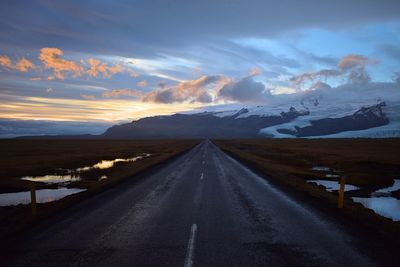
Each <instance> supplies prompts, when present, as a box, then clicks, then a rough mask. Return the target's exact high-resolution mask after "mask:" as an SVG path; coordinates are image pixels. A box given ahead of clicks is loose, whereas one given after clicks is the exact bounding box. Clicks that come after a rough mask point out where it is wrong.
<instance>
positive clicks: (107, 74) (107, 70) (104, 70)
mask: <svg viewBox="0 0 400 267" xmlns="http://www.w3.org/2000/svg"><path fill="white" fill-rule="evenodd" d="M88 63H89V69H88V70H87V71H86V73H87V74H88V75H89V76H91V77H96V78H97V77H98V76H99V74H100V73H101V74H102V76H103V78H111V77H112V76H113V75H114V74H116V73H119V72H122V70H123V69H122V66H120V65H115V66H111V67H108V66H107V64H105V63H102V62H101V61H100V60H98V59H96V58H89V59H88Z"/></svg>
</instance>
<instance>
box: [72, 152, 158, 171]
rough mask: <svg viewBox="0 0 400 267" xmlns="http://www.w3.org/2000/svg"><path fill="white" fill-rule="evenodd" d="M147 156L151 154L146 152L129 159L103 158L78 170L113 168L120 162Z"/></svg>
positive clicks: (133, 160)
mask: <svg viewBox="0 0 400 267" xmlns="http://www.w3.org/2000/svg"><path fill="white" fill-rule="evenodd" d="M146 157H150V154H144V155H140V156H137V157H134V158H128V159H114V160H102V161H100V162H98V163H96V164H94V165H92V166H86V167H82V168H78V169H76V170H77V171H79V172H81V171H90V170H93V169H108V168H112V167H113V166H114V165H115V164H116V163H118V162H135V161H137V160H139V159H142V158H146Z"/></svg>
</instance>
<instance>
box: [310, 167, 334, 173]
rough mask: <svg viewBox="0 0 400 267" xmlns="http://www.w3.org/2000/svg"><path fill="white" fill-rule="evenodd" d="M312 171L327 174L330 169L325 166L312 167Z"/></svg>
mask: <svg viewBox="0 0 400 267" xmlns="http://www.w3.org/2000/svg"><path fill="white" fill-rule="evenodd" d="M311 170H312V171H320V172H329V171H331V168H329V167H326V166H314V167H312V168H311Z"/></svg>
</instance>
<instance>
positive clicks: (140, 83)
mask: <svg viewBox="0 0 400 267" xmlns="http://www.w3.org/2000/svg"><path fill="white" fill-rule="evenodd" d="M137 86H139V87H146V86H147V81H146V80H143V81H140V82H138V83H137Z"/></svg>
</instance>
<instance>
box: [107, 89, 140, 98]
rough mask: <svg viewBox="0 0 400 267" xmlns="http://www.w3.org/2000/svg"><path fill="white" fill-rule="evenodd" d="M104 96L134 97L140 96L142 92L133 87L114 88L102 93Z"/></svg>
mask: <svg viewBox="0 0 400 267" xmlns="http://www.w3.org/2000/svg"><path fill="white" fill-rule="evenodd" d="M102 96H103V97H105V98H118V97H120V96H133V97H136V98H139V97H142V96H143V92H141V91H138V90H133V89H114V90H111V91H108V92H104V93H103V94H102Z"/></svg>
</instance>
